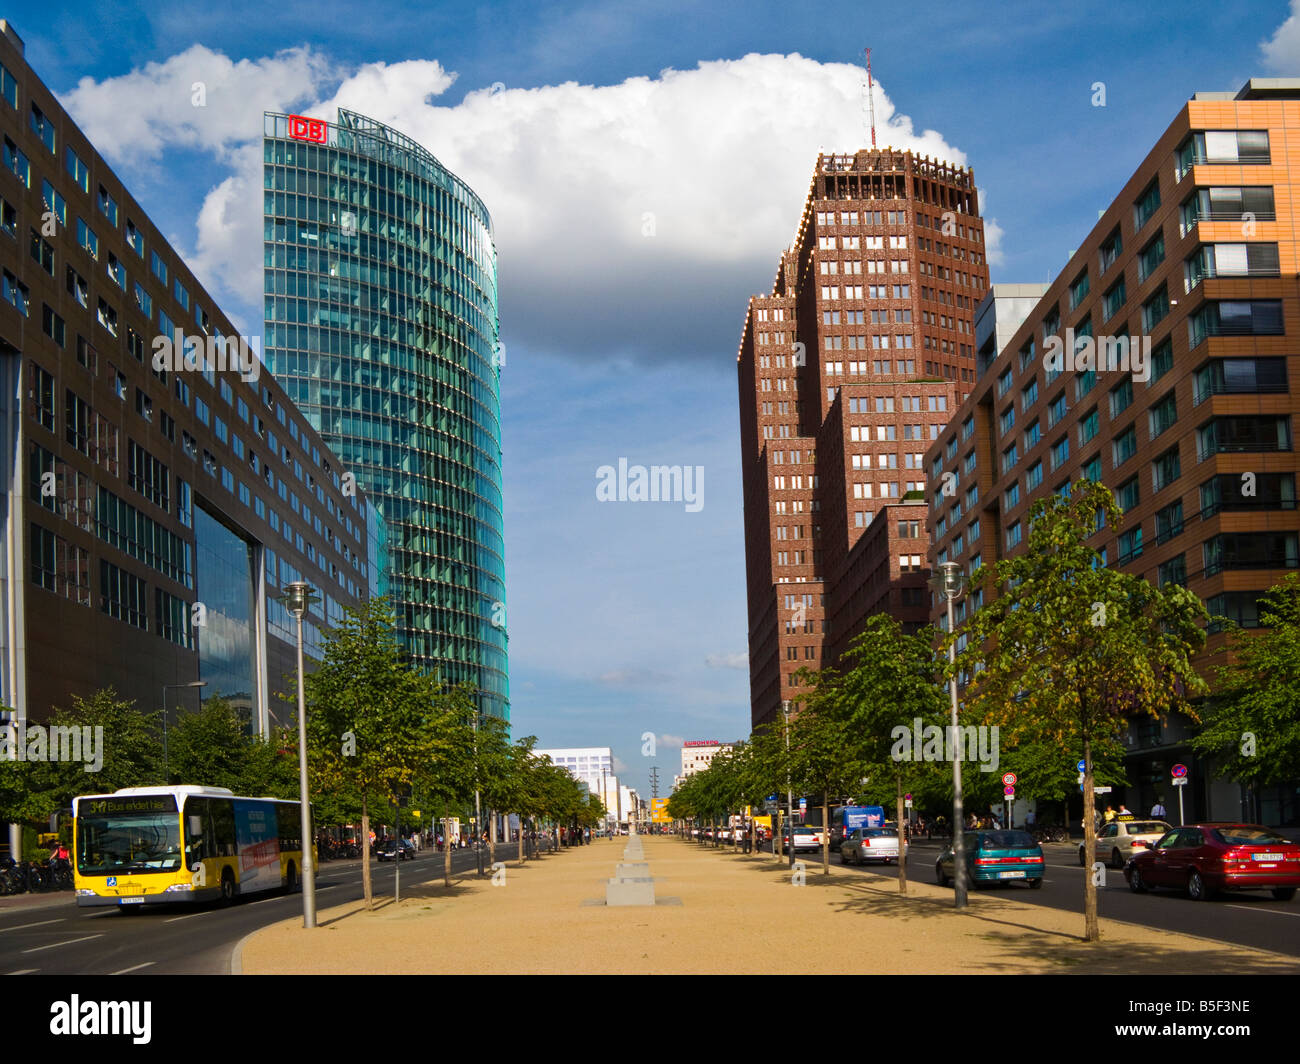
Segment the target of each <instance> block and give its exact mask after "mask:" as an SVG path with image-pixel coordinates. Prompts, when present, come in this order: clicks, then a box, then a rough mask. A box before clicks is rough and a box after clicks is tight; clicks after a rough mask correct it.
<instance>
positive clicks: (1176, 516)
mask: <svg viewBox="0 0 1300 1064" xmlns="http://www.w3.org/2000/svg"><path fill="white" fill-rule="evenodd" d="M1182 531H1183V500H1182V499H1176V500H1175V501H1174V502H1171V503H1170V504H1169V505H1168V506H1165V507H1163V508H1161V509H1159V510H1157V511H1156V543H1158V544H1159V543H1164V542H1166V541H1167V540H1170V539H1173V538H1174V536H1178V535H1181V534H1182Z"/></svg>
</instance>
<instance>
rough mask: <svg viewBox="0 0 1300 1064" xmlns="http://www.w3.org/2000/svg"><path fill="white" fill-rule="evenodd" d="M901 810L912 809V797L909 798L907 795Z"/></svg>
mask: <svg viewBox="0 0 1300 1064" xmlns="http://www.w3.org/2000/svg"><path fill="white" fill-rule="evenodd" d="M903 808H905V809H911V808H912V796H911V795H910V794H909V795H908V796H907V797H906V798H904V799H903Z"/></svg>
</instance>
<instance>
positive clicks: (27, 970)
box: [9, 968, 40, 975]
mask: <svg viewBox="0 0 1300 1064" xmlns="http://www.w3.org/2000/svg"><path fill="white" fill-rule="evenodd" d="M39 971H40V969H39V968H19V969H18V971H16V972H10V973H9V974H10V975H31V974H32V972H39Z"/></svg>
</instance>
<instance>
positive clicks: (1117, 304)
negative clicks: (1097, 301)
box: [1101, 277, 1128, 321]
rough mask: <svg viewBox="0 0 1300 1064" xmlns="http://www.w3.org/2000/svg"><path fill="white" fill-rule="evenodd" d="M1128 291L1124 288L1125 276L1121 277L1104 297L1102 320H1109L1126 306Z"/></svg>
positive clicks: (1107, 290)
mask: <svg viewBox="0 0 1300 1064" xmlns="http://www.w3.org/2000/svg"><path fill="white" fill-rule="evenodd" d="M1127 297H1128V296H1127V292H1126V290H1125V288H1124V278H1123V277H1121V278H1120V279H1119V280H1118V281H1116V282H1115V283H1114V284H1113V285H1111V286H1110V287H1109V288H1108V289H1106V294H1105V295H1103V296H1102V297H1101V298H1102V320H1103V321H1109V320H1110V319H1111V318H1113V317H1114V316H1115V315H1116V314H1118V313H1119V312H1120V310H1121V309H1122V308H1123V306H1124V300H1125V299H1126V298H1127Z"/></svg>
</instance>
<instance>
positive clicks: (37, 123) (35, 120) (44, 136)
mask: <svg viewBox="0 0 1300 1064" xmlns="http://www.w3.org/2000/svg"><path fill="white" fill-rule="evenodd" d="M31 119H32V132H33V133H35V134H36V136H37V137H39V138H40V141H41V143H42V144H44V145H45V148H46V150H47V151H48V152H49V153H50V154H51V155H57V154H58V153H57V152H56V151H55V146H54V123H53V122H51V121H50V120H49V118H47V117H46V116H45V112H44V111H42V110H41V109H40V108H39V107H37V106H36V105H35V104H32V114H31Z"/></svg>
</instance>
